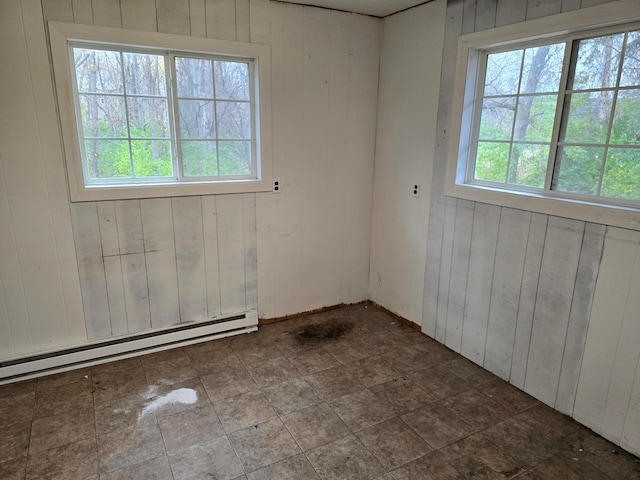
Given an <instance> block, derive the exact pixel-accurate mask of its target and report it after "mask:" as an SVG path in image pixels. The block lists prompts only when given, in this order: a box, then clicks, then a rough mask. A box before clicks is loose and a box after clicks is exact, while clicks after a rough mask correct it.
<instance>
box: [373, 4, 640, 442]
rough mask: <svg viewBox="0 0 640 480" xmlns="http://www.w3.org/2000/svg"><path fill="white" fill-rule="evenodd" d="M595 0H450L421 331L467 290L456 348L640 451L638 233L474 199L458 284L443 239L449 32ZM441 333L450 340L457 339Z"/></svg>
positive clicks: (441, 322) (455, 240)
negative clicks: (464, 279)
mask: <svg viewBox="0 0 640 480" xmlns="http://www.w3.org/2000/svg"><path fill="white" fill-rule="evenodd" d="M600 3H606V1H603V0H582V2H580V1H579V0H563V1H560V0H544V1H538V0H514V1H505V0H475V1H474V0H450V1H449V2H448V5H447V16H446V17H447V20H446V24H445V34H444V55H443V65H442V80H443V81H442V85H441V88H440V97H439V107H438V111H439V112H438V121H437V139H436V143H435V147H434V150H435V158H436V161H435V163H434V166H433V180H432V195H431V211H430V221H429V230H428V242H427V258H426V268H425V281H424V285H425V289H424V296H423V298H424V309H423V331H425V332H426V333H427V334H429V335H431V336H434V337H435V338H436V339H437V340H440V341H443V338H442V335H441V332H442V329H443V328H445V329H452V328H453V329H455V328H456V326H457V323H458V318H459V315H458V311H459V305H458V304H457V302H458V300H459V299H460V298H464V304H465V314H464V320H463V325H462V341H461V345H460V351H461V353H462V354H463V355H465V356H466V357H467V358H470V359H471V360H473V361H475V362H476V363H479V364H481V365H484V366H485V367H486V368H488V369H490V370H491V371H494V372H495V373H497V374H498V375H500V376H501V377H503V378H505V379H508V380H509V381H510V382H511V383H513V384H514V385H516V386H518V387H519V388H522V389H524V390H525V391H527V392H529V393H531V394H532V395H534V396H535V397H536V398H538V399H540V400H542V401H543V402H545V403H547V404H549V405H551V406H553V407H554V408H556V409H558V410H560V411H561V412H563V413H567V414H570V415H573V416H574V417H575V418H576V419H578V420H579V421H581V422H583V423H585V424H586V425H587V426H589V427H590V428H593V429H594V430H596V431H597V432H600V433H602V434H603V435H605V436H606V437H607V438H609V439H610V440H612V441H614V442H615V443H617V444H619V445H622V446H623V447H624V448H628V449H629V450H630V451H632V452H634V453H637V452H639V451H640V420H638V418H639V416H640V386H639V385H638V382H639V380H638V373H637V370H638V365H639V358H640V348H639V347H638V345H640V341H639V338H640V332H639V331H638V328H640V327H638V325H640V319H639V318H638V316H637V314H636V313H635V312H637V311H638V310H639V309H640V305H636V303H637V301H638V300H637V298H636V297H637V295H635V294H634V293H635V292H636V291H637V290H638V288H639V286H638V285H637V282H639V281H640V280H638V276H637V274H636V270H637V268H638V267H636V258H637V251H638V242H639V241H640V238H636V237H637V234H636V233H633V234H629V233H628V232H627V233H625V232H624V231H623V230H620V229H610V230H609V232H608V233H607V234H606V238H605V228H606V227H605V226H604V225H596V224H593V223H586V224H585V223H583V222H579V221H574V220H569V219H563V218H558V217H549V216H547V215H541V214H535V213H533V214H532V213H530V212H527V211H525V210H523V211H515V210H510V209H502V218H501V215H500V209H499V207H491V206H488V205H482V204H479V203H476V204H475V205H474V208H473V230H472V236H471V245H470V250H469V252H470V253H469V264H468V265H469V267H468V277H467V283H466V292H460V291H459V290H460V289H461V285H459V284H458V285H456V283H459V278H457V277H459V276H460V273H459V272H458V273H453V272H454V271H457V270H460V269H459V265H458V266H457V267H456V262H457V260H456V259H457V255H456V254H455V253H453V257H452V253H451V250H452V249H455V248H456V247H455V245H456V244H457V245H463V244H464V242H465V240H466V238H467V233H466V232H458V229H457V228H452V219H453V218H454V212H455V211H457V209H458V208H459V204H460V200H458V201H457V205H456V208H454V204H455V202H454V201H452V200H451V199H450V198H447V197H445V196H444V193H443V190H442V185H443V180H444V169H445V166H446V161H447V150H448V144H447V140H448V134H447V129H448V127H449V124H450V114H451V112H450V108H451V99H452V98H451V95H452V92H451V86H450V84H448V83H447V81H446V80H447V79H450V78H451V77H452V74H453V70H454V68H455V53H456V46H457V40H458V36H459V35H460V34H461V33H468V32H471V31H479V30H484V29H489V28H492V27H493V26H494V25H496V26H501V25H508V24H514V23H517V22H521V21H523V20H525V19H531V18H539V17H545V16H550V15H554V14H557V13H559V12H561V11H569V10H575V9H577V8H580V7H582V8H584V7H588V6H591V5H595V4H600ZM500 218H501V220H500V228H499V231H498V219H500ZM508 218H509V220H508ZM458 233H460V234H461V237H462V238H460V237H458ZM627 237H631V239H630V238H627ZM374 242H375V238H374ZM405 243H406V242H405ZM452 245H453V246H452ZM603 245H604V253H603ZM632 292H633V293H632ZM463 296H464V297H463ZM489 305H490V307H489ZM445 314H446V315H445ZM450 322H453V325H451V324H450ZM447 331H449V330H447ZM444 341H445V342H446V343H447V345H449V346H451V347H453V348H454V349H455V348H456V342H447V341H446V339H445V340H444ZM585 344H586V346H585Z"/></svg>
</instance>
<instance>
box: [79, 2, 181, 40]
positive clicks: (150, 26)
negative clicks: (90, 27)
mask: <svg viewBox="0 0 640 480" xmlns="http://www.w3.org/2000/svg"><path fill="white" fill-rule="evenodd" d="M120 11H121V14H122V27H123V28H128V29H132V30H145V31H148V32H155V31H157V30H158V23H159V22H160V18H162V20H163V21H166V20H165V18H166V17H158V14H156V1H155V0H120ZM159 13H162V14H163V13H165V12H164V10H163V11H162V12H159ZM74 14H75V10H74ZM74 20H75V21H76V23H84V22H79V21H78V20H77V19H75V15H74ZM167 33H170V32H167Z"/></svg>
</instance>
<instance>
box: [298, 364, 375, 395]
mask: <svg viewBox="0 0 640 480" xmlns="http://www.w3.org/2000/svg"><path fill="white" fill-rule="evenodd" d="M305 380H307V382H309V384H310V385H311V386H312V387H313V388H315V390H316V391H317V392H318V393H319V394H320V395H322V398H324V399H325V400H331V399H333V398H337V397H342V396H343V395H347V394H349V393H353V392H357V391H358V390H362V389H364V385H363V384H361V383H360V382H359V381H358V380H356V378H355V377H354V376H353V375H351V374H350V373H349V372H347V371H346V369H345V368H344V367H334V368H331V369H329V370H323V371H321V372H317V373H313V374H311V375H307V376H306V377H305Z"/></svg>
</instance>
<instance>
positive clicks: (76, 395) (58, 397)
mask: <svg viewBox="0 0 640 480" xmlns="http://www.w3.org/2000/svg"><path fill="white" fill-rule="evenodd" d="M40 385H41V384H40V383H39V384H38V391H37V392H36V404H35V407H34V410H33V416H34V418H42V417H49V416H51V415H55V414H58V413H63V412H67V411H69V410H76V409H81V408H85V407H92V406H93V393H92V391H93V387H92V385H91V380H90V379H89V378H88V377H87V379H83V380H80V381H78V382H73V383H61V384H60V385H57V384H56V383H51V384H46V383H44V382H43V383H42V385H47V386H46V387H42V388H40Z"/></svg>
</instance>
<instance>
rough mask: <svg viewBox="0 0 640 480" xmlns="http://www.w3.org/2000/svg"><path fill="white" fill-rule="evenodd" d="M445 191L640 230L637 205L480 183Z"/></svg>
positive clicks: (475, 199) (480, 199)
mask: <svg viewBox="0 0 640 480" xmlns="http://www.w3.org/2000/svg"><path fill="white" fill-rule="evenodd" d="M445 195H446V196H448V197H455V198H460V199H464V200H471V201H474V202H481V203H488V204H491V205H498V206H501V207H509V208H515V209H517V210H527V211H530V212H535V213H543V214H547V215H554V216H558V217H565V218H571V219H575V220H582V221H585V222H592V223H599V224H603V225H610V226H614V227H620V228H627V229H631V230H640V209H637V208H630V207H621V206H613V205H606V204H601V203H595V202H585V201H580V200H572V199H567V198H559V197H552V196H547V195H541V194H535V193H528V192H515V191H511V190H502V189H498V188H491V187H486V186H480V185H461V184H453V185H448V187H447V189H446V191H445Z"/></svg>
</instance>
